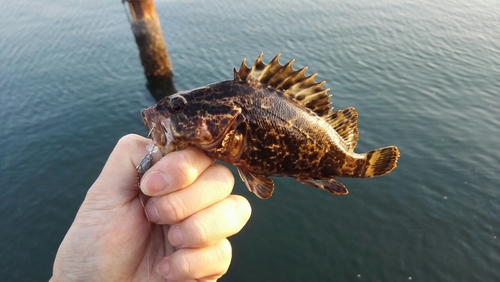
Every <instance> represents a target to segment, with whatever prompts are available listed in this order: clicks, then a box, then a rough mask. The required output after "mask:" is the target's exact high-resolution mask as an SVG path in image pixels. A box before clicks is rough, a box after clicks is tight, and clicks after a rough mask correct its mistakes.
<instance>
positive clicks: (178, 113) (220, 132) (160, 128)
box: [141, 85, 241, 155]
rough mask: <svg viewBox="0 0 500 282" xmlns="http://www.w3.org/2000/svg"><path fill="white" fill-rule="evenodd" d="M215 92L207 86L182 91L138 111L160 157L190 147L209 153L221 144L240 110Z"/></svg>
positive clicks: (212, 87)
mask: <svg viewBox="0 0 500 282" xmlns="http://www.w3.org/2000/svg"><path fill="white" fill-rule="evenodd" d="M217 89H219V88H218V87H214V86H210V85H208V86H205V87H202V88H197V89H194V90H190V91H181V92H178V93H176V94H173V95H170V96H168V97H165V98H163V99H162V100H160V101H159V102H158V103H157V104H156V105H153V106H151V107H149V108H147V109H143V110H142V111H141V115H142V119H143V121H144V124H145V125H146V128H147V129H148V131H149V135H150V137H151V138H152V139H153V143H154V145H155V146H157V147H159V148H160V151H161V152H162V154H164V155H165V154H167V153H170V152H172V151H177V150H182V149H184V148H185V147H187V146H189V145H193V146H195V147H198V148H200V149H202V150H205V151H210V150H212V149H214V148H215V147H217V146H218V145H219V144H220V142H222V140H223V138H224V136H225V135H226V134H227V132H229V131H230V130H231V128H233V127H234V126H235V123H236V121H237V120H238V118H237V117H238V116H239V114H240V113H241V109H240V108H239V107H237V106H235V105H232V104H231V103H230V101H229V100H228V99H220V98H221V97H220V96H221V95H223V93H222V92H223V91H222V90H220V91H218V90H217Z"/></svg>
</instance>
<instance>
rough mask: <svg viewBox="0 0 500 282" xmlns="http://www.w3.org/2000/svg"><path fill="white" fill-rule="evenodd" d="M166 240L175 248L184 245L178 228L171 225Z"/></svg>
mask: <svg viewBox="0 0 500 282" xmlns="http://www.w3.org/2000/svg"><path fill="white" fill-rule="evenodd" d="M168 233H169V234H168V240H169V241H170V244H172V246H175V247H180V246H182V245H183V244H184V238H182V232H181V229H180V228H179V226H176V225H172V226H170V230H169V231H168Z"/></svg>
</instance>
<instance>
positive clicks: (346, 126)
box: [327, 107, 358, 152]
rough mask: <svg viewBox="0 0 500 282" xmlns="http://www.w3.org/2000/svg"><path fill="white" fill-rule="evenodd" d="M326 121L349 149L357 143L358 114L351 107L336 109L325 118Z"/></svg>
mask: <svg viewBox="0 0 500 282" xmlns="http://www.w3.org/2000/svg"><path fill="white" fill-rule="evenodd" d="M327 121H328V123H329V124H330V125H331V126H332V127H333V128H334V129H335V131H337V133H338V134H339V135H340V137H342V139H343V140H344V141H345V143H346V145H347V148H348V150H349V151H351V152H352V151H354V148H356V145H357V144H358V114H357V113H356V110H355V109H354V108H352V107H349V108H346V109H343V110H338V111H336V112H335V113H333V114H332V115H331V116H329V117H328V118H327Z"/></svg>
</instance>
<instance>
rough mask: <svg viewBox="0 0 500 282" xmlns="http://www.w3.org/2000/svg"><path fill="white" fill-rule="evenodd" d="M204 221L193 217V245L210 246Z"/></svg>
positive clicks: (207, 228)
mask: <svg viewBox="0 0 500 282" xmlns="http://www.w3.org/2000/svg"><path fill="white" fill-rule="evenodd" d="M206 223H207V222H206V221H203V220H200V219H198V217H193V221H192V226H193V231H194V232H193V233H192V234H193V237H194V238H193V239H194V241H195V242H194V244H196V245H198V246H203V245H206V244H210V243H211V242H209V241H210V240H209V238H210V236H209V234H210V231H209V226H207V225H206Z"/></svg>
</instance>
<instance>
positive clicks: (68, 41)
mask: <svg viewBox="0 0 500 282" xmlns="http://www.w3.org/2000/svg"><path fill="white" fill-rule="evenodd" d="M156 7H157V11H158V13H159V15H160V20H161V23H162V28H163V35H164V37H165V40H166V42H167V46H168V49H169V53H170V57H171V60H172V65H173V68H174V74H175V77H174V82H175V85H176V87H177V89H179V90H185V89H190V88H194V87H199V86H203V85H205V84H208V83H212V82H217V81H221V80H228V79H232V76H233V67H238V66H239V65H240V63H241V60H242V59H243V58H247V60H248V61H249V62H252V61H253V60H254V59H255V58H256V57H257V56H258V55H259V54H260V53H261V52H263V53H264V61H265V62H268V61H269V60H271V59H272V58H273V57H274V55H276V54H277V53H281V54H282V56H281V62H282V63H285V62H287V61H288V60H291V59H296V61H295V64H294V66H295V68H299V67H303V66H308V67H309V69H308V71H307V73H308V74H312V73H315V72H317V73H318V76H317V80H318V81H320V80H326V81H327V82H326V84H325V86H326V87H328V88H331V90H330V93H331V94H333V97H332V102H333V106H334V107H335V108H336V109H340V108H345V107H351V106H352V107H355V108H356V110H357V111H358V113H359V130H360V136H359V144H358V146H357V149H356V151H357V152H364V151H368V150H371V149H374V148H378V147H383V146H387V145H396V146H398V148H399V150H400V151H401V158H400V160H399V162H398V167H397V168H396V169H395V170H394V171H393V172H392V173H391V174H389V175H387V176H384V177H381V178H373V179H346V180H341V181H342V182H343V183H344V184H345V185H346V186H347V187H348V189H349V191H350V193H349V195H347V196H333V195H330V194H328V193H326V192H324V191H321V190H319V189H313V188H310V187H308V186H305V185H302V184H299V183H298V182H296V181H294V180H293V179H288V178H276V179H275V182H276V190H275V193H274V195H273V196H272V198H270V199H269V200H265V201H263V200H259V199H258V198H257V197H255V196H254V195H253V194H251V193H250V192H248V191H247V190H246V188H245V186H244V185H243V184H242V182H241V181H240V180H239V179H237V182H236V185H235V189H234V193H237V194H241V195H243V196H245V197H247V198H248V199H249V201H250V202H251V204H252V208H253V214H252V217H251V219H250V221H249V223H248V224H247V225H246V227H245V228H244V229H243V230H242V231H241V232H240V233H239V234H237V235H235V236H233V237H232V238H230V240H231V242H232V245H233V249H234V253H233V260H232V264H231V267H230V269H229V272H228V273H227V274H226V275H225V276H224V277H223V278H222V279H221V281H409V280H411V281H500V173H499V172H500V141H499V140H500V2H499V1H498V0H483V1H477V0H472V1H458V0H443V1H434V0H392V1H389V0H385V1H384V0H380V1H372V0H349V1H348V0H343V1H340V0H333V1H332V0H329V1H326V0H324V1H304V0H301V1H298V0H292V1H282V0H280V1H264V0H254V1H238V2H236V1H231V2H230V1H222V0H217V1H180V0H177V1H176V0H171V1H166V0H163V1H156ZM0 10H1V11H3V12H2V16H1V17H0V117H1V120H0V199H1V201H0V280H2V281H46V280H48V279H49V277H50V276H51V272H52V264H53V260H54V256H55V253H56V251H57V248H58V246H59V244H60V242H61V240H62V238H63V236H64V234H65V233H66V231H67V229H68V228H69V226H70V224H71V222H72V220H73V218H74V216H75V214H76V211H77V209H78V207H79V205H80V204H81V202H82V200H83V198H84V196H85V193H86V191H87V189H88V188H89V187H90V185H91V184H92V183H93V181H94V180H95V179H96V177H97V176H98V174H99V172H100V170H101V168H102V166H103V164H104V162H105V161H106V159H107V157H108V155H109V153H110V152H111V150H112V148H113V147H114V145H115V144H116V142H117V140H118V139H119V138H120V137H121V136H123V135H125V134H128V133H136V134H140V135H143V136H144V135H146V134H147V132H146V129H145V127H144V125H143V123H142V120H141V117H140V114H139V112H140V110H141V109H142V108H144V107H148V106H150V105H152V104H153V103H154V99H153V98H152V97H151V95H150V94H149V93H148V90H147V89H146V86H145V83H146V82H145V78H144V74H143V70H142V66H141V64H140V61H139V56H138V50H137V46H136V44H135V40H134V38H133V35H132V31H131V28H130V24H129V20H128V17H127V13H126V11H125V9H124V6H123V5H122V3H121V1H98V0H86V1H82V0H75V1H63V0H51V1H46V0H45V1H32V0H30V1H28V0H18V1H2V2H1V3H0ZM312 169H314V168H312ZM232 171H233V172H236V171H235V170H234V169H233V170H232ZM236 176H237V174H236Z"/></svg>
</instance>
